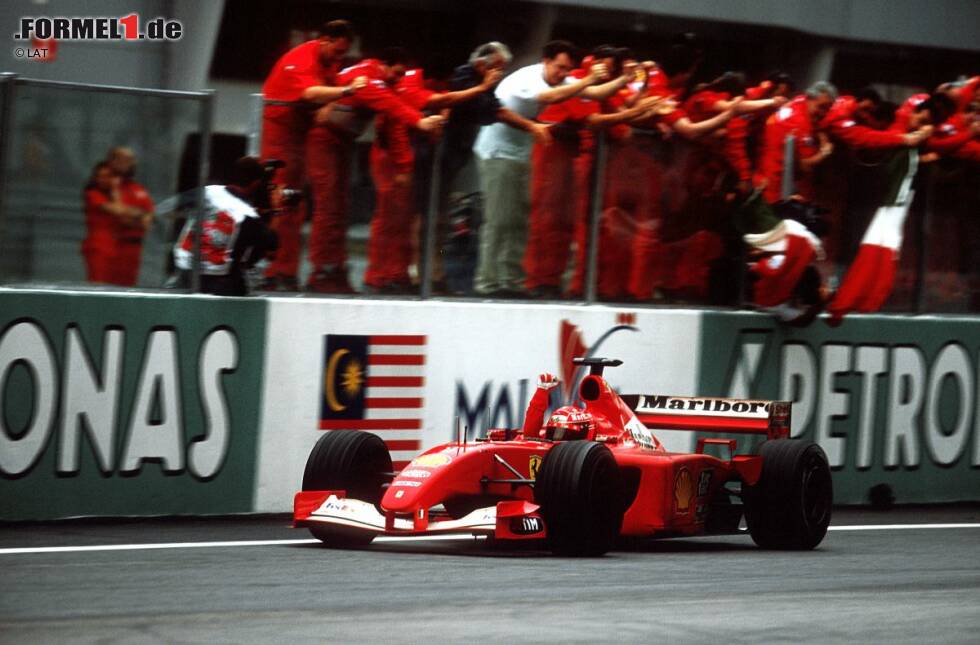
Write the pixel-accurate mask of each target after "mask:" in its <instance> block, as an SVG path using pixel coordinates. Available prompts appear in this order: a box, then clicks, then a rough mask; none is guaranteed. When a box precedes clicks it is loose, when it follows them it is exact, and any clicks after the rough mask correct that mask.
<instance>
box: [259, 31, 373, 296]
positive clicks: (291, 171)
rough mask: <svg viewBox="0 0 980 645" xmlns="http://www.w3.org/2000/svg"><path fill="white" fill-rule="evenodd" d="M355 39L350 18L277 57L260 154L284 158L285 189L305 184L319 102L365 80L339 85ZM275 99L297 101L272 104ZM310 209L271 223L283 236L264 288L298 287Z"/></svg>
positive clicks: (288, 212)
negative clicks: (306, 215)
mask: <svg viewBox="0 0 980 645" xmlns="http://www.w3.org/2000/svg"><path fill="white" fill-rule="evenodd" d="M354 38H355V34H354V29H353V27H352V26H351V25H350V23H348V22H347V21H345V20H333V21H331V22H328V23H326V24H325V25H324V27H323V35H322V36H320V37H319V38H317V39H315V40H310V41H307V42H305V43H303V44H302V45H299V46H297V47H295V48H293V49H291V50H290V51H288V52H287V53H286V54H285V55H284V56H283V57H282V58H280V59H279V60H278V61H276V64H275V65H274V66H273V68H272V71H271V72H269V76H268V77H267V78H266V80H265V84H264V85H263V86H262V95H263V97H264V98H265V100H266V102H267V104H266V105H265V107H264V108H263V111H262V150H261V155H262V158H263V159H279V160H281V161H284V162H285V166H284V167H283V168H281V169H280V170H279V171H278V173H277V175H276V177H275V182H276V183H277V184H278V185H280V186H282V187H283V188H286V189H290V190H302V188H303V182H304V179H305V176H306V169H305V160H306V145H307V136H308V133H309V129H310V125H311V123H312V112H313V109H314V108H315V107H316V105H320V104H324V103H328V102H330V101H334V100H337V99H339V98H342V97H343V96H349V95H350V94H352V93H353V92H355V91H356V90H357V89H359V88H360V87H362V86H363V85H364V84H365V83H366V81H365V80H364V79H352V80H351V81H350V83H349V84H348V85H346V86H342V87H341V86H337V79H336V76H337V72H338V71H339V70H340V68H341V65H342V62H343V59H344V56H345V55H346V54H347V51H348V50H349V49H350V46H351V43H352V42H353V40H354ZM273 101H275V102H280V101H288V102H290V103H292V105H277V104H274V103H273V104H270V103H269V102H273ZM320 174H322V173H320ZM305 210H306V209H305V208H304V206H303V205H302V204H300V203H295V204H293V205H290V206H287V207H285V208H284V209H283V213H282V214H281V215H279V216H278V217H276V218H275V221H274V223H273V225H272V226H273V229H274V230H275V232H276V234H277V235H278V237H279V249H278V250H277V251H276V253H275V256H274V257H273V259H272V261H271V262H269V265H268V267H267V268H266V272H265V277H266V280H265V283H264V285H263V286H264V288H266V289H272V290H276V289H283V290H288V291H293V290H296V289H298V283H297V271H298V269H299V258H300V229H301V228H302V226H303V215H304V212H305Z"/></svg>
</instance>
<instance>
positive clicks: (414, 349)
mask: <svg viewBox="0 0 980 645" xmlns="http://www.w3.org/2000/svg"><path fill="white" fill-rule="evenodd" d="M425 341H426V337H425V336H423V335H386V336H379V335H375V336H353V335H339V334H328V335H327V336H326V337H325V338H324V352H323V381H322V387H321V395H320V429H321V430H341V429H345V430H367V431H369V432H372V433H374V434H376V435H378V436H380V437H381V438H382V439H384V442H385V443H386V444H387V445H388V450H390V451H391V460H392V462H393V464H394V467H395V470H401V469H402V468H404V467H405V466H406V465H407V464H408V462H409V461H411V460H412V459H414V458H415V457H416V456H417V455H418V451H419V449H420V448H421V446H422V402H423V400H422V399H423V395H422V392H423V386H424V385H425Z"/></svg>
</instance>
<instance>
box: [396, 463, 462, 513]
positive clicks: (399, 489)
mask: <svg viewBox="0 0 980 645" xmlns="http://www.w3.org/2000/svg"><path fill="white" fill-rule="evenodd" d="M453 460H454V456H453V455H452V454H447V453H443V452H433V453H428V454H424V455H421V456H420V457H418V458H416V459H415V460H414V461H412V463H410V464H409V465H408V467H406V468H405V470H403V471H401V472H400V473H398V476H397V477H395V479H394V481H392V482H391V486H389V487H388V490H387V491H386V492H385V495H384V497H383V498H382V500H381V507H382V508H383V509H385V510H387V511H395V512H397V513H404V512H411V511H414V510H415V509H418V508H428V507H429V506H432V505H435V504H436V503H438V502H439V501H441V500H440V499H434V498H436V497H438V496H439V494H438V491H437V489H436V488H435V487H436V486H437V485H439V483H440V482H441V481H442V480H443V479H444V477H445V473H446V472H448V469H449V468H450V467H451V465H452V463H453ZM433 500H434V501H433Z"/></svg>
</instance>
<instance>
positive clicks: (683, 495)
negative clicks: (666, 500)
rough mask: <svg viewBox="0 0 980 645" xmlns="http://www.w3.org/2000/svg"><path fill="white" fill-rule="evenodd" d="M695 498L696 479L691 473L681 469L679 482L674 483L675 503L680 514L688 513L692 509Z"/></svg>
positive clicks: (678, 477)
mask: <svg viewBox="0 0 980 645" xmlns="http://www.w3.org/2000/svg"><path fill="white" fill-rule="evenodd" d="M693 497H694V478H693V477H691V471H690V470H688V469H687V468H681V470H680V472H679V473H677V480H676V481H675V482H674V503H675V505H676V507H677V512H678V513H687V512H688V510H690V508H691V499H692V498H693Z"/></svg>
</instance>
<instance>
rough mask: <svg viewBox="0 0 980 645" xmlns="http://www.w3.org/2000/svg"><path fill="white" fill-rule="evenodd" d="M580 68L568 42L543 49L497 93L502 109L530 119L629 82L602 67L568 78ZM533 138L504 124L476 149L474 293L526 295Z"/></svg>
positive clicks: (484, 135)
mask: <svg viewBox="0 0 980 645" xmlns="http://www.w3.org/2000/svg"><path fill="white" fill-rule="evenodd" d="M576 66H577V55H576V49H575V46H574V45H572V44H571V43H569V42H566V41H553V42H550V43H548V44H547V45H545V48H544V51H543V53H542V60H541V62H540V63H537V64H535V65H529V66H527V67H523V68H521V69H519V70H517V71H515V72H514V73H512V74H511V75H510V76H508V77H506V78H505V79H504V80H503V81H501V83H500V85H498V86H497V89H496V95H497V99H498V100H499V101H500V103H501V105H503V107H505V108H507V109H509V110H512V111H513V112H516V113H518V114H520V115H521V116H522V117H524V118H527V119H534V118H536V117H537V116H538V114H539V113H540V112H541V110H542V109H543V108H544V106H546V105H549V104H551V103H557V102H559V101H564V100H565V99H568V98H571V97H573V96H576V95H582V96H584V97H585V98H590V99H603V98H605V97H607V96H609V95H610V94H612V93H613V92H616V91H617V90H619V89H620V88H622V87H623V86H625V85H626V83H627V82H629V80H630V79H629V78H627V77H625V76H621V77H619V78H616V79H613V80H611V81H607V82H603V81H606V80H607V77H608V71H607V70H606V68H605V67H604V66H603V65H598V64H597V65H594V66H593V68H592V69H591V70H589V73H588V74H587V75H586V76H585V77H583V78H581V79H576V78H572V77H570V76H569V75H570V74H571V72H572V70H574V69H575V67H576ZM532 143H533V140H532V138H531V135H529V134H528V133H526V132H523V131H519V130H516V129H514V128H511V127H509V126H508V125H506V124H504V123H495V124H493V125H488V126H484V127H483V128H482V129H481V130H480V134H479V136H478V137H477V140H476V143H475V144H474V146H473V150H474V152H475V153H476V156H477V157H478V159H479V162H478V163H479V170H480V186H481V189H482V191H483V194H484V196H485V198H486V207H485V212H484V222H483V226H482V228H481V229H480V251H479V259H478V263H477V273H476V285H475V286H476V291H477V293H480V294H485V295H494V296H502V297H508V296H517V295H522V294H523V293H524V275H523V270H522V266H521V265H522V260H523V258H524V251H525V246H526V241H527V221H528V213H529V210H530V191H529V187H528V176H529V174H530V156H531V146H532Z"/></svg>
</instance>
